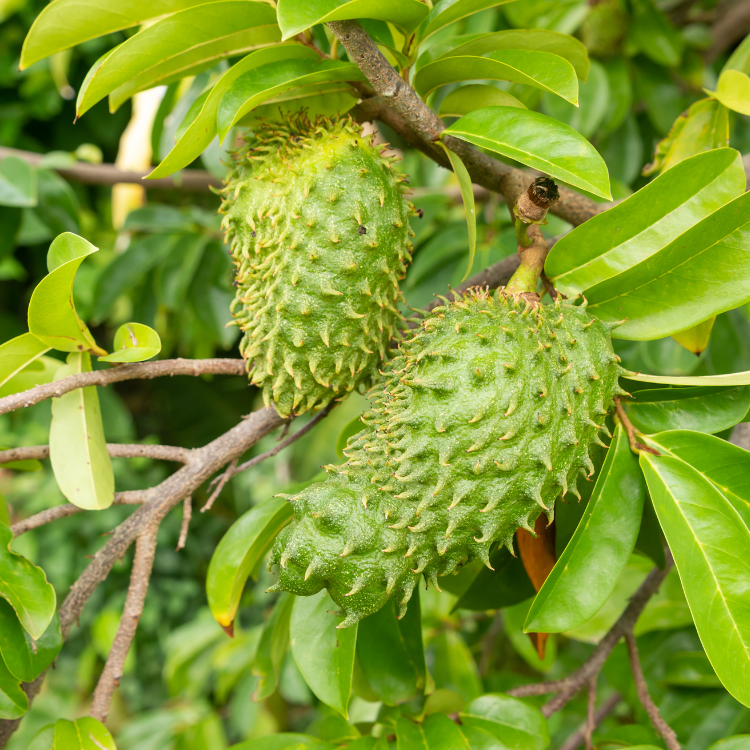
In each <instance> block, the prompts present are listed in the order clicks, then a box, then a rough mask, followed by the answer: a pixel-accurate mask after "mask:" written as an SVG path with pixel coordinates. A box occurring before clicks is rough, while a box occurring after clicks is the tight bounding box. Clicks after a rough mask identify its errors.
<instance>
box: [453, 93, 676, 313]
mask: <svg viewBox="0 0 750 750" xmlns="http://www.w3.org/2000/svg"><path fill="white" fill-rule="evenodd" d="M443 134H444V135H452V136H455V137H456V138H461V139H462V140H464V141H468V142H469V143H473V144H474V145H475V146H479V147H480V148H486V149H488V150H490V151H495V152H497V153H499V154H502V155H503V156H507V157H509V158H511V159H515V160H516V161H519V162H521V164H526V165H527V166H529V167H532V168H533V169H538V170H540V171H542V172H546V173H547V174H548V175H550V176H551V177H555V178H557V179H559V180H562V181H563V182H567V183H569V184H570V185H573V186H575V187H579V188H581V189H583V190H587V191H588V192H590V193H594V194H595V195H599V196H601V197H602V198H607V199H611V196H610V193H609V176H608V174H607V166H606V164H605V163H604V160H603V159H602V157H601V156H599V154H598V153H597V152H596V149H594V147H593V146H592V145H591V144H590V143H589V142H588V141H587V140H586V139H585V138H583V137H582V136H581V135H580V134H579V133H576V131H575V130H573V128H570V127H568V126H567V125H564V124H563V123H561V122H557V120H553V119H552V118H550V117H547V116H546V115H542V114H539V112H530V111H527V110H524V109H518V108H516V107H483V108H482V109H478V110H475V111H474V112H470V113H469V114H468V115H465V116H464V117H462V118H461V119H460V120H458V122H455V123H454V124H453V125H451V126H450V127H449V128H447V129H446V130H444V131H443ZM684 327H685V326H683V328H684Z"/></svg>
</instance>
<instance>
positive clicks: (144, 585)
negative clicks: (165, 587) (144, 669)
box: [89, 525, 158, 722]
mask: <svg viewBox="0 0 750 750" xmlns="http://www.w3.org/2000/svg"><path fill="white" fill-rule="evenodd" d="M157 530H158V526H157V525H154V526H150V527H148V528H147V529H146V530H145V531H144V532H143V533H142V534H141V535H140V536H139V537H138V539H136V542H135V556H134V557H133V569H132V571H131V573H130V585H129V586H128V595H127V598H126V599H125V608H124V609H123V612H122V617H121V618H120V625H119V627H118V628H117V635H115V640H114V642H113V643H112V648H111V649H110V651H109V656H108V657H107V663H106V664H105V665H104V670H103V671H102V674H101V676H100V677H99V682H98V683H97V685H96V690H94V697H93V699H92V701H91V710H90V711H89V715H90V716H93V717H94V718H95V719H98V720H99V721H102V722H103V721H106V719H107V715H108V714H109V705H110V703H111V702H112V696H113V695H114V692H115V688H116V687H118V686H119V684H120V679H121V678H122V671H123V667H124V665H125V659H126V658H127V655H128V652H129V651H130V646H131V644H132V643H133V637H134V636H135V631H136V628H137V627H138V622H139V620H140V619H141V614H142V613H143V605H144V604H145V603H146V593H147V592H148V583H149V580H150V578H151V570H152V568H153V565H154V554H155V552H156V533H157Z"/></svg>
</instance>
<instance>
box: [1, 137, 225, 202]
mask: <svg viewBox="0 0 750 750" xmlns="http://www.w3.org/2000/svg"><path fill="white" fill-rule="evenodd" d="M7 156H15V157H17V158H19V159H23V160H24V161H25V162H26V163H27V164H31V165H32V166H35V167H39V166H42V160H43V159H44V155H43V154H35V153H34V152H33V151H21V150H20V149H17V148H6V147H0V160H2V159H4V158H6V157H7ZM51 169H52V171H53V172H57V174H59V175H61V176H62V177H65V178H66V179H68V180H72V181H73V182H80V183H82V184H84V185H120V184H123V183H127V184H131V185H141V187H144V188H146V189H147V190H180V191H182V192H185V193H203V192H207V191H208V189H209V187H217V188H218V187H221V180H218V179H217V178H216V177H214V176H213V175H212V174H211V173H210V172H205V171H203V170H201V169H185V170H183V171H181V172H178V173H177V174H174V175H172V176H171V177H162V178H161V179H158V180H146V179H144V178H145V177H146V176H147V175H148V172H139V171H130V170H124V169H120V168H119V167H116V166H115V165H114V164H87V163H85V162H79V163H77V164H72V165H71V166H69V167H51Z"/></svg>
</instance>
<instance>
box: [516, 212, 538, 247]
mask: <svg viewBox="0 0 750 750" xmlns="http://www.w3.org/2000/svg"><path fill="white" fill-rule="evenodd" d="M516 239H517V240H518V244H519V246H520V247H528V246H529V245H530V244H531V243H532V242H533V241H534V240H532V239H531V237H529V234H528V232H527V231H526V224H525V223H524V222H523V221H521V219H519V218H518V217H517V216H516Z"/></svg>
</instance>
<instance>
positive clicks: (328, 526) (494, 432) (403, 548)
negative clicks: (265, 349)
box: [269, 292, 624, 627]
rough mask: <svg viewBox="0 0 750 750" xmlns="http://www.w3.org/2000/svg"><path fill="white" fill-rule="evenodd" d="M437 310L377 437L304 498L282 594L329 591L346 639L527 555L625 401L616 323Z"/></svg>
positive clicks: (381, 391)
mask: <svg viewBox="0 0 750 750" xmlns="http://www.w3.org/2000/svg"><path fill="white" fill-rule="evenodd" d="M445 302H446V304H445V305H444V306H442V307H438V308H435V310H434V311H433V314H432V315H430V316H429V317H427V318H426V319H425V320H424V321H422V328H421V330H419V331H418V332H417V333H416V334H415V335H414V336H413V338H411V339H410V340H408V341H405V342H402V343H401V345H400V347H399V348H400V351H399V353H398V355H397V356H396V357H394V358H393V359H392V360H391V361H390V362H389V363H388V364H387V366H386V369H385V372H384V374H383V377H382V378H381V379H380V380H379V381H378V382H377V383H376V385H375V386H373V389H372V391H371V393H370V399H371V403H372V408H371V410H370V411H369V412H368V413H366V414H365V415H364V416H363V418H362V420H363V422H364V423H365V425H366V426H365V429H364V430H362V431H361V432H360V433H358V434H357V435H355V436H353V437H352V438H351V439H350V440H349V442H348V444H347V448H346V450H345V453H346V455H347V456H348V458H349V460H348V462H347V463H346V464H343V465H341V466H327V467H325V468H326V470H327V471H328V472H329V475H328V477H327V478H326V480H325V481H323V482H319V483H317V484H313V485H311V486H309V487H307V488H306V489H304V490H303V491H302V492H300V493H299V494H297V495H295V496H293V497H291V498H290V500H291V502H292V505H293V507H294V519H293V521H292V523H291V524H290V525H289V526H287V527H286V528H285V529H283V530H282V531H281V533H280V534H279V536H278V537H277V539H276V543H275V546H274V549H273V553H272V558H271V560H270V562H269V567H270V568H271V569H272V570H273V569H274V568H275V566H276V564H278V566H279V568H278V570H279V574H280V580H279V582H278V583H277V584H275V585H274V586H272V587H271V589H269V590H275V591H280V590H284V591H291V592H292V593H294V594H300V595H311V594H314V593H316V592H318V591H320V589H322V588H323V587H326V588H327V589H328V590H329V592H330V594H331V596H332V598H333V599H334V601H335V602H336V603H337V604H338V605H339V606H340V607H341V608H342V610H343V612H344V613H346V620H345V621H344V622H343V623H342V624H341V626H340V627H346V626H348V625H352V624H353V623H355V622H357V621H358V620H359V619H361V618H362V617H365V616H366V615H368V614H371V613H373V612H375V611H377V610H378V609H379V608H380V607H381V606H382V605H383V604H384V603H385V602H386V600H387V599H389V598H390V597H395V598H396V599H397V600H398V604H399V610H400V612H399V614H400V616H403V614H404V613H405V612H406V605H407V602H408V601H409V598H410V597H411V595H412V591H413V589H414V587H415V586H416V585H417V582H418V580H419V577H420V575H424V576H425V578H426V579H427V580H428V581H429V582H432V583H433V584H434V585H436V586H437V578H438V576H444V575H448V574H450V573H453V572H455V571H456V569H457V567H459V566H461V565H463V564H465V563H468V562H471V561H472V560H474V559H481V560H483V561H484V563H485V564H486V565H488V566H489V554H490V550H491V548H492V546H493V544H494V543H496V542H499V543H500V544H504V545H507V546H508V548H510V549H511V551H512V540H513V534H514V533H515V531H516V529H518V528H519V527H522V528H525V529H528V530H530V531H533V528H534V522H535V520H536V518H537V517H538V516H539V514H540V513H546V514H547V516H548V517H549V518H550V519H552V514H553V509H554V504H555V500H556V499H557V498H558V497H560V496H562V495H565V494H566V492H570V493H572V494H573V495H575V496H578V497H580V496H579V495H578V490H577V488H576V479H577V476H578V474H579V472H582V473H583V474H584V475H587V476H588V475H590V474H591V473H592V472H593V470H594V466H593V464H592V461H591V458H590V457H589V448H590V447H591V446H592V444H593V443H599V444H603V443H602V442H601V440H600V437H599V432H600V431H601V430H604V431H605V432H606V428H605V427H604V418H605V416H606V415H607V412H608V409H609V407H610V406H611V404H612V401H613V397H614V396H615V395H616V394H618V393H624V391H621V390H620V388H619V386H618V382H617V378H618V374H619V365H618V361H619V359H618V357H617V356H616V355H615V353H614V351H613V349H612V343H611V338H610V330H611V328H612V327H613V324H608V323H603V322H601V321H600V320H598V319H596V318H594V317H592V316H590V315H589V314H588V313H587V312H586V309H585V301H584V304H580V305H575V304H572V303H562V304H561V303H559V302H557V303H555V304H554V305H549V306H528V305H527V304H526V303H525V302H522V301H520V300H518V299H514V298H506V297H505V296H504V295H503V294H502V293H498V294H497V295H493V294H491V293H488V292H472V293H470V294H467V295H465V296H463V297H462V298H460V299H458V300H456V301H454V302H452V303H448V301H447V300H446V301H445Z"/></svg>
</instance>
